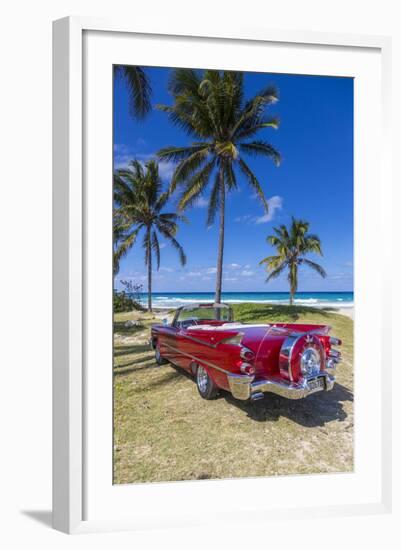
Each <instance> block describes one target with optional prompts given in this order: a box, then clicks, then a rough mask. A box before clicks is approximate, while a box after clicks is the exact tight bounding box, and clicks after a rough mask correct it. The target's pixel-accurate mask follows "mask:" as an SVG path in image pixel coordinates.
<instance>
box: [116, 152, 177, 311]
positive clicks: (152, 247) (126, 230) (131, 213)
mask: <svg viewBox="0 0 401 550" xmlns="http://www.w3.org/2000/svg"><path fill="white" fill-rule="evenodd" d="M168 198H169V194H168V192H163V188H162V182H161V180H160V177H159V168H158V164H157V162H155V161H153V160H152V161H149V162H148V163H147V164H146V165H145V169H144V167H143V165H142V164H141V163H140V162H139V161H137V160H133V161H131V162H130V164H129V167H128V168H127V169H125V170H117V171H116V172H115V174H114V203H115V208H114V214H113V230H114V273H117V272H118V269H119V262H120V259H121V258H122V257H123V256H125V255H126V254H127V252H128V251H129V250H130V249H131V248H132V247H133V246H134V244H135V242H136V240H137V237H138V235H139V233H141V232H142V233H143V240H142V246H143V248H144V250H145V264H146V265H147V268H148V310H149V311H152V259H153V256H154V257H155V258H156V265H157V269H159V267H160V244H159V237H158V234H160V235H162V237H164V238H165V239H166V240H167V241H168V242H169V243H170V244H171V245H172V246H173V247H174V248H175V249H176V250H177V252H178V255H179V259H180V262H181V265H185V263H186V256H185V254H184V250H183V248H182V246H181V245H180V244H179V243H178V241H177V240H176V238H175V236H176V233H177V230H178V224H177V222H178V221H180V220H183V221H185V218H184V217H183V216H181V215H179V214H176V213H166V212H163V207H164V206H165V205H166V203H167V200H168Z"/></svg>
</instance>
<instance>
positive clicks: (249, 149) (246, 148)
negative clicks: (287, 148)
mask: <svg viewBox="0 0 401 550" xmlns="http://www.w3.org/2000/svg"><path fill="white" fill-rule="evenodd" d="M239 147H240V149H241V151H243V152H244V153H247V154H249V155H255V156H265V157H269V158H271V159H273V161H274V162H275V164H276V165H277V166H280V163H281V155H280V153H279V152H278V151H277V149H275V148H274V147H273V146H272V145H270V144H269V143H266V142H265V141H252V142H248V143H240V144H239Z"/></svg>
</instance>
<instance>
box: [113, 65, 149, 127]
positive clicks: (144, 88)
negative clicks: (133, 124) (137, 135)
mask: <svg viewBox="0 0 401 550" xmlns="http://www.w3.org/2000/svg"><path fill="white" fill-rule="evenodd" d="M114 74H115V76H117V78H121V79H122V80H124V82H125V84H126V86H127V89H128V94H129V109H130V111H131V115H132V116H133V117H134V118H136V119H138V120H142V119H143V118H145V116H146V115H147V114H148V113H149V111H150V110H151V108H152V104H151V96H152V87H151V85H150V82H149V79H148V77H147V75H146V71H145V69H144V68H143V67H135V66H134V65H114Z"/></svg>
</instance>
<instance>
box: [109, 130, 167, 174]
mask: <svg viewBox="0 0 401 550" xmlns="http://www.w3.org/2000/svg"><path fill="white" fill-rule="evenodd" d="M137 145H139V146H143V145H145V141H144V140H143V139H141V138H139V139H138V140H137ZM133 159H137V160H139V161H140V162H141V163H142V164H143V165H145V163H146V162H148V161H149V160H157V158H156V155H155V154H154V153H139V152H138V151H136V150H135V149H134V148H132V147H129V146H128V145H124V144H123V143H116V144H115V145H114V168H116V169H120V168H127V167H128V164H129V162H130V161H131V160H133ZM174 169H175V164H174V163H173V162H170V161H159V174H160V177H161V179H162V180H163V181H169V180H170V179H171V177H172V175H173V173H174Z"/></svg>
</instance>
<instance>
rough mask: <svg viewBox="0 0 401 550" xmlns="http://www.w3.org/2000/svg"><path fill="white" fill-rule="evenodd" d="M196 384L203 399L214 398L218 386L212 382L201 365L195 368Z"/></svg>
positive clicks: (217, 391)
mask: <svg viewBox="0 0 401 550" xmlns="http://www.w3.org/2000/svg"><path fill="white" fill-rule="evenodd" d="M196 385H197V387H198V392H199V393H200V396H201V397H203V399H214V398H215V397H216V396H217V394H218V393H219V388H218V387H217V386H216V384H215V383H214V382H213V380H212V378H211V377H210V375H209V373H208V372H207V370H206V369H205V368H204V367H202V366H201V365H199V366H198V368H197V369H196Z"/></svg>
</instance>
